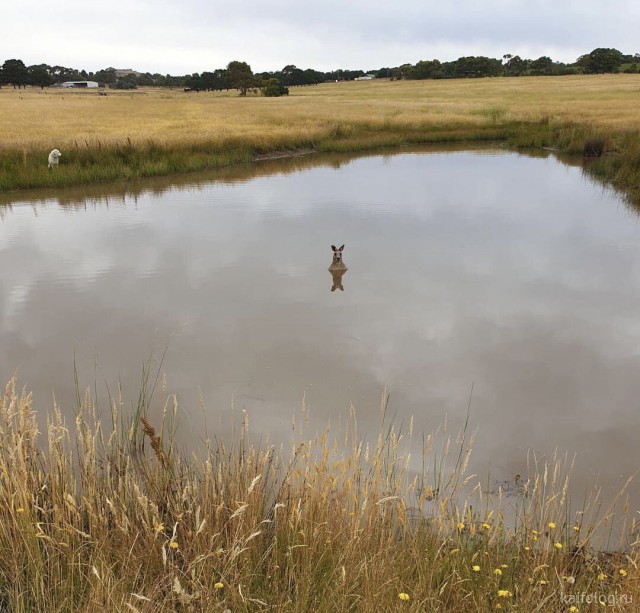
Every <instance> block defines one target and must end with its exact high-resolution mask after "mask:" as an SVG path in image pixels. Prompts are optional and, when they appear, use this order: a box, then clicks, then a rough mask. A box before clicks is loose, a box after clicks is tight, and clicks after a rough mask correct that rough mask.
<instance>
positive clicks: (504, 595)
mask: <svg viewBox="0 0 640 613" xmlns="http://www.w3.org/2000/svg"><path fill="white" fill-rule="evenodd" d="M498 596H499V597H500V598H509V597H510V596H513V594H512V593H511V592H510V591H509V590H498Z"/></svg>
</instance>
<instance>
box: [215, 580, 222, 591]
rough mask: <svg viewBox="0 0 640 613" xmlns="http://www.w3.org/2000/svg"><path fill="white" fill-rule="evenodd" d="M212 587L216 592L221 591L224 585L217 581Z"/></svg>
mask: <svg viewBox="0 0 640 613" xmlns="http://www.w3.org/2000/svg"><path fill="white" fill-rule="evenodd" d="M213 587H215V588H216V590H221V589H222V588H223V587H224V583H222V581H218V583H214V584H213Z"/></svg>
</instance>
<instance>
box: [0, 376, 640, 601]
mask: <svg viewBox="0 0 640 613" xmlns="http://www.w3.org/2000/svg"><path fill="white" fill-rule="evenodd" d="M152 387H153V386H150V385H149V379H148V377H147V378H146V381H145V382H143V385H142V391H141V394H140V398H139V400H138V402H137V405H134V407H133V409H134V410H133V414H134V415H135V417H133V418H132V419H131V420H128V419H126V418H123V415H125V414H129V413H130V411H129V410H128V408H125V406H124V402H123V400H122V399H121V398H115V399H113V402H112V405H111V415H109V416H108V418H107V423H106V424H104V423H102V424H101V423H100V421H99V420H98V418H97V417H96V409H95V406H94V404H93V403H92V400H91V398H90V397H89V395H88V394H87V395H86V396H85V397H84V398H83V397H82V396H81V394H78V407H77V417H76V419H75V423H74V424H67V423H64V421H63V419H62V417H61V415H60V412H59V411H58V410H56V409H55V408H54V409H53V410H51V411H50V412H49V419H48V427H47V429H46V432H45V434H44V436H40V435H39V434H38V426H37V422H36V415H35V412H34V407H33V406H32V404H31V396H30V395H29V394H28V393H26V392H24V391H23V392H21V391H19V390H18V389H17V387H16V382H15V381H11V382H10V383H9V384H8V385H7V386H6V388H5V390H4V393H3V394H0V435H1V440H2V445H1V446H0V494H1V495H2V501H3V502H2V505H0V549H1V552H2V555H0V610H3V611H12V612H30V611H47V613H53V612H58V611H60V612H62V611H65V612H67V611H68V612H74V613H78V612H80V613H84V612H87V613H88V612H92V613H93V612H96V611H105V612H106V611H134V612H135V611H139V612H158V611H207V612H211V611H220V612H224V611H227V612H229V611H232V612H234V613H236V612H241V611H242V612H249V611H252V612H253V611H279V612H280V611H283V612H285V611H295V612H300V613H308V611H317V612H319V613H320V612H327V613H328V612H335V611H342V612H356V611H358V612H367V613H369V612H371V613H377V612H380V611H385V612H386V611H390V612H393V611H397V612H404V611H406V612H409V611H411V612H423V611H426V612H434V613H435V612H436V611H438V612H443V611H445V612H451V613H457V612H459V611H463V610H467V611H494V610H496V609H501V610H503V611H514V612H515V611H518V612H522V613H530V612H532V611H543V612H546V611H554V612H556V611H562V612H572V613H576V612H577V611H582V612H587V611H601V610H610V611H632V610H637V608H634V604H633V603H637V602H638V599H640V569H639V568H638V563H639V562H640V554H639V551H638V541H637V526H636V524H635V523H634V520H633V514H632V512H628V511H627V515H628V516H630V517H631V519H630V523H629V524H627V525H626V526H625V528H624V529H623V531H622V535H623V537H622V540H621V541H620V543H617V542H616V543H615V544H614V545H617V546H616V547H613V548H612V549H611V550H610V551H609V552H603V551H601V550H598V548H597V547H596V548H594V547H593V545H594V543H593V542H592V540H594V539H593V535H594V533H595V532H596V531H599V532H600V533H601V534H602V532H603V531H605V532H606V531H607V528H606V526H607V522H609V521H610V519H611V518H610V516H609V514H608V510H610V509H611V508H612V506H613V504H614V503H615V502H616V501H608V503H607V505H611V506H607V505H603V504H602V501H599V500H598V499H596V498H594V499H591V500H589V501H587V502H585V506H584V508H583V512H579V513H572V512H570V509H569V501H568V494H567V491H568V471H567V467H566V466H564V465H563V464H561V463H554V462H551V463H549V464H546V465H538V466H536V465H532V466H531V470H530V474H528V475H523V476H522V477H521V478H520V479H519V480H518V481H517V483H516V486H517V493H516V498H515V500H514V499H511V500H510V501H506V503H505V500H502V494H501V492H500V491H497V492H487V491H486V487H482V486H481V485H480V484H478V483H477V481H476V478H474V477H472V476H469V475H467V474H466V466H467V463H468V459H469V454H470V453H471V449H472V446H473V436H471V435H470V433H469V432H467V431H462V432H461V433H459V435H458V436H457V437H455V436H454V437H450V436H449V435H448V434H447V433H446V431H441V432H439V433H435V434H434V435H431V436H428V437H426V438H424V439H423V440H422V441H421V443H420V445H419V447H420V448H421V453H420V452H419V453H418V457H417V458H415V459H414V465H415V462H416V461H417V464H418V465H422V466H423V470H422V471H421V472H419V473H417V474H416V473H415V472H414V471H412V470H411V469H410V467H411V457H410V456H409V455H408V454H407V452H406V449H407V439H408V438H410V437H411V432H410V431H409V432H405V433H401V432H399V431H398V430H396V429H394V428H393V427H392V426H387V425H384V426H382V427H381V433H380V436H379V437H378V439H377V441H376V440H371V441H369V442H364V441H362V440H360V439H359V438H358V436H357V422H356V420H355V418H353V420H352V423H351V426H350V427H349V428H348V429H347V430H348V432H345V433H343V434H342V435H338V434H334V435H332V436H336V437H338V436H339V437H340V438H339V440H338V441H336V442H335V443H334V442H333V441H332V439H331V438H330V437H329V435H328V433H323V434H320V435H318V436H315V437H313V438H311V439H310V440H305V439H304V438H302V437H300V438H299V439H295V440H293V441H292V443H291V448H290V450H286V449H281V448H280V449H274V448H272V447H270V446H269V445H268V444H266V443H263V444H262V445H261V446H256V445H250V444H249V443H248V440H249V439H248V431H249V425H248V424H247V422H246V417H245V418H244V419H243V421H242V423H241V424H239V431H238V434H237V436H236V438H235V440H233V441H230V442H229V441H227V444H226V446H225V445H224V444H223V443H222V442H220V441H216V440H215V439H214V438H212V439H210V438H209V435H208V434H207V433H205V434H204V435H203V439H204V448H203V451H202V452H201V453H200V454H195V455H193V456H192V457H190V458H186V457H185V456H184V455H183V454H182V453H181V452H180V450H179V449H177V448H176V446H175V443H174V430H173V425H172V424H173V423H174V421H173V418H174V417H175V412H176V408H175V401H174V399H172V398H171V397H170V396H169V397H168V398H167V402H166V405H165V411H164V420H163V423H156V424H152V423H149V421H148V418H147V417H145V416H146V415H147V407H148V406H149V398H150V392H149V390H150V388H152ZM382 407H384V400H383V403H382ZM41 409H42V407H41ZM381 413H382V414H384V411H381ZM157 419H159V418H157ZM383 423H384V422H383ZM43 439H44V440H43ZM502 503H505V504H504V505H503V504H502ZM617 503H618V506H619V507H624V496H621V497H620V499H618V500H617ZM507 506H509V507H510V508H514V507H517V512H516V513H515V515H514V514H513V513H511V514H509V516H506V517H507V518H506V519H505V518H504V517H503V513H502V512H501V509H502V508H505V507H507ZM573 510H574V511H575V508H573ZM598 511H600V513H599V514H598ZM622 516H623V517H624V516H625V515H624V512H623V513H622ZM628 519H629V517H628ZM610 545H611V543H610ZM594 594H595V595H597V598H598V600H596V601H592V602H586V601H585V598H586V597H587V596H588V597H589V598H593V595H594ZM581 599H582V600H581ZM603 602H604V604H605V605H606V607H607V608H606V609H604V607H603ZM636 607H637V605H636Z"/></svg>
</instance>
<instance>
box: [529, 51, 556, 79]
mask: <svg viewBox="0 0 640 613" xmlns="http://www.w3.org/2000/svg"><path fill="white" fill-rule="evenodd" d="M552 72H553V60H552V59H551V58H550V57H548V56H546V55H543V56H542V57H539V58H538V59H537V60H533V62H531V74H534V75H548V74H551V73H552Z"/></svg>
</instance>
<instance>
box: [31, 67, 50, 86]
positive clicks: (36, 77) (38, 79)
mask: <svg viewBox="0 0 640 613" xmlns="http://www.w3.org/2000/svg"><path fill="white" fill-rule="evenodd" d="M27 72H28V73H29V84H30V85H37V86H39V87H40V89H44V88H45V87H49V85H53V83H54V79H53V76H52V75H51V72H50V68H49V66H47V65H46V64H36V65H35V66H29V68H28V69H27Z"/></svg>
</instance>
